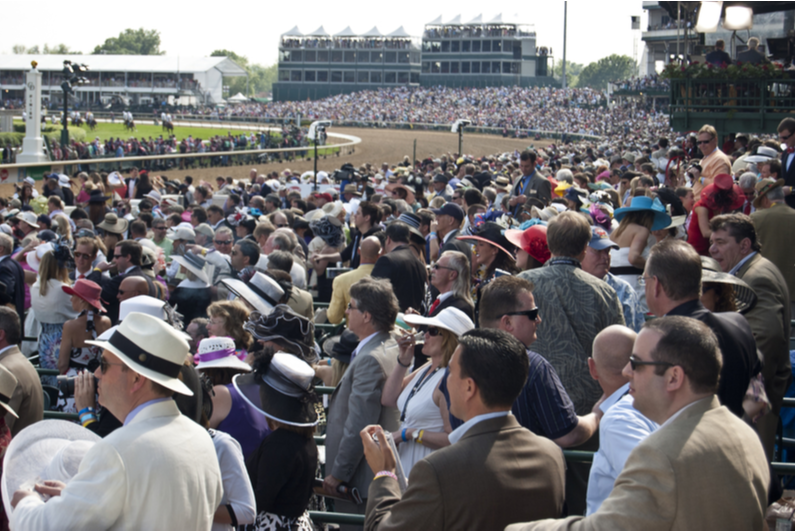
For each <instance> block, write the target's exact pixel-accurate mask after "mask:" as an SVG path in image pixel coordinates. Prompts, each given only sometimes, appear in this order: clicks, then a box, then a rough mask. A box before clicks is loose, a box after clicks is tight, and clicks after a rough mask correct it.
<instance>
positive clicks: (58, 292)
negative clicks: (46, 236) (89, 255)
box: [28, 244, 78, 385]
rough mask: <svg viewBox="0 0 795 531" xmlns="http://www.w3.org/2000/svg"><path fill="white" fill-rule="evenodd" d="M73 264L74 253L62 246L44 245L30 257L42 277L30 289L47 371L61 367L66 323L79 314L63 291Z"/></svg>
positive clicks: (42, 361) (50, 380)
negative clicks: (69, 266) (41, 250)
mask: <svg viewBox="0 0 795 531" xmlns="http://www.w3.org/2000/svg"><path fill="white" fill-rule="evenodd" d="M47 245H49V246H50V247H49V248H50V249H51V250H48V251H46V252H44V253H43V254H42V255H41V258H39V252H38V251H39V250H40V249H42V247H44V246H47ZM39 260H40V262H39ZM72 261H74V258H73V257H72V251H71V250H70V249H69V248H68V247H67V246H65V245H60V244H54V245H52V244H42V245H40V246H39V247H38V248H37V252H33V253H29V254H28V263H29V264H30V266H31V267H32V268H33V269H36V270H37V271H38V274H39V278H38V280H37V281H36V282H35V283H34V284H33V286H32V287H31V288H30V301H31V304H30V305H31V308H32V309H33V311H34V313H35V315H36V320H37V321H38V322H39V324H41V334H39V362H40V364H41V366H42V367H43V368H45V369H58V368H59V365H58V357H59V353H60V348H61V337H62V336H63V326H64V323H66V322H67V321H69V320H71V319H74V318H76V317H77V315H78V312H76V311H75V310H74V309H73V308H72V302H71V296H70V295H69V294H67V293H65V292H64V291H63V289H62V288H63V287H64V286H67V287H69V286H70V282H69V270H68V269H67V264H68V263H69V262H72ZM31 262H32V263H31ZM42 382H43V383H47V384H49V385H54V384H55V377H53V376H43V377H42Z"/></svg>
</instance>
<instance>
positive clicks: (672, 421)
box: [506, 316, 770, 531]
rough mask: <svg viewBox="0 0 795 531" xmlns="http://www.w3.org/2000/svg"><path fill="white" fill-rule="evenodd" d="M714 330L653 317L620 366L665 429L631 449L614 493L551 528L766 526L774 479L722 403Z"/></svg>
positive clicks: (637, 402) (751, 436)
mask: <svg viewBox="0 0 795 531" xmlns="http://www.w3.org/2000/svg"><path fill="white" fill-rule="evenodd" d="M721 360H722V356H721V352H720V349H719V348H718V340H717V338H716V337H715V334H713V333H712V331H711V330H710V329H709V327H707V326H706V325H705V324H704V323H701V322H700V321H696V320H695V319H690V318H689V317H680V316H674V317H661V318H659V319H654V320H652V321H649V322H647V323H646V325H645V326H644V328H643V330H641V332H640V334H639V335H638V338H637V340H636V341H635V345H634V348H633V354H632V356H631V357H630V362H629V363H628V364H627V365H626V366H625V367H624V375H625V376H626V377H627V378H628V379H629V394H630V395H631V396H632V397H633V398H634V407H635V408H636V409H637V410H638V411H640V412H641V413H643V415H645V416H646V417H647V418H649V419H650V420H652V421H654V422H656V423H658V424H659V425H660V428H659V429H658V430H657V431H655V432H654V433H652V434H651V435H649V436H648V437H647V438H646V439H644V440H643V441H642V442H640V443H639V444H638V445H637V446H636V447H635V449H634V450H632V452H631V453H630V454H629V458H628V459H627V461H626V464H625V466H624V469H623V470H622V471H621V474H620V475H619V476H618V479H617V480H616V482H615V486H614V487H613V489H612V492H611V493H610V496H608V498H607V499H606V500H605V501H604V502H603V503H602V505H601V506H600V508H599V510H598V511H596V513H594V514H592V515H590V516H587V517H585V518H583V517H582V516H573V517H570V518H567V519H566V520H543V521H541V522H533V523H528V524H514V525H510V526H508V527H507V528H506V531H529V530H546V529H568V530H586V529H698V528H709V529H755V530H761V529H763V523H762V522H763V520H764V518H765V509H766V508H767V505H768V503H767V486H768V483H769V481H770V473H769V470H768V465H767V460H766V459H765V453H764V450H763V449H762V445H761V444H760V442H759V437H758V436H757V435H756V433H754V431H753V430H752V429H751V428H750V427H749V426H748V425H747V424H746V423H745V421H743V420H742V419H739V418H737V416H736V415H734V414H732V412H731V411H729V410H728V409H726V407H724V406H721V405H720V402H719V401H718V398H717V397H716V396H715V392H716V391H717V389H718V378H719V377H720V373H721Z"/></svg>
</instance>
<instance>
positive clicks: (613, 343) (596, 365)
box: [588, 325, 638, 396]
mask: <svg viewBox="0 0 795 531" xmlns="http://www.w3.org/2000/svg"><path fill="white" fill-rule="evenodd" d="M637 337H638V334H636V333H635V331H634V330H632V329H631V328H627V327H626V326H622V325H612V326H608V327H607V328H605V329H604V330H602V331H601V332H599V333H598V334H597V335H596V337H595V338H594V340H593V353H592V355H591V359H589V360H588V365H589V367H590V368H591V377H592V378H593V379H594V380H597V381H599V384H600V385H601V386H602V390H603V391H604V392H605V394H606V395H608V396H609V395H611V394H613V393H614V392H615V391H616V390H617V389H618V388H619V387H621V386H622V385H624V384H625V383H627V379H626V378H624V376H623V375H622V374H621V371H622V370H623V369H624V367H625V366H626V365H627V363H629V357H630V355H632V347H633V346H634V344H635V338H637Z"/></svg>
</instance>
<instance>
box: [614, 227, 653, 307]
mask: <svg viewBox="0 0 795 531" xmlns="http://www.w3.org/2000/svg"><path fill="white" fill-rule="evenodd" d="M654 243H655V240H654V236H653V235H649V241H648V242H647V244H646V248H645V249H644V250H643V254H642V256H643V258H648V256H649V249H651V246H652V245H654ZM610 273H612V274H613V275H614V276H617V277H618V278H620V279H621V280H625V281H627V283H628V284H629V285H630V286H632V289H634V290H635V293H637V294H638V301H639V302H640V307H641V308H642V309H643V313H644V314H646V313H648V312H649V307H648V306H647V305H646V289H645V288H643V287H642V286H639V285H638V277H639V276H642V275H643V270H642V269H639V268H637V267H635V266H633V265H632V264H631V263H629V247H622V248H621V249H610Z"/></svg>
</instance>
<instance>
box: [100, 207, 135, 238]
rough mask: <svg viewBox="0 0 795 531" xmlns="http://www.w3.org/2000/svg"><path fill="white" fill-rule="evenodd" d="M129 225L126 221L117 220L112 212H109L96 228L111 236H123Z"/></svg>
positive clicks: (122, 219)
mask: <svg viewBox="0 0 795 531" xmlns="http://www.w3.org/2000/svg"><path fill="white" fill-rule="evenodd" d="M129 225H130V222H129V221H127V220H126V219H124V218H119V217H118V216H117V215H116V214H114V213H113V212H109V213H107V214H105V219H103V220H102V223H99V224H97V228H98V229H102V230H104V231H105V232H110V233H112V234H124V231H126V230H127V227H128V226H129Z"/></svg>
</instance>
